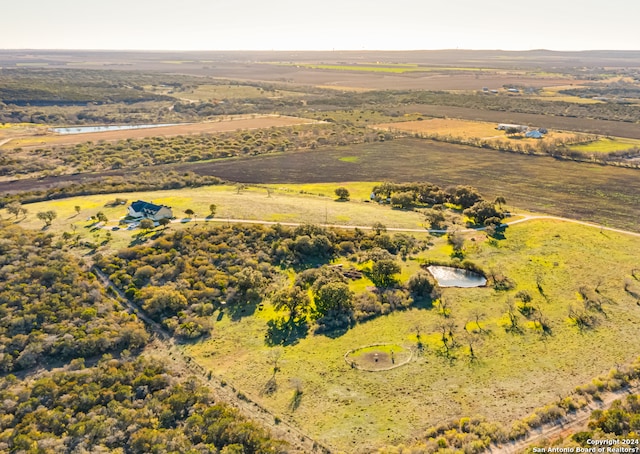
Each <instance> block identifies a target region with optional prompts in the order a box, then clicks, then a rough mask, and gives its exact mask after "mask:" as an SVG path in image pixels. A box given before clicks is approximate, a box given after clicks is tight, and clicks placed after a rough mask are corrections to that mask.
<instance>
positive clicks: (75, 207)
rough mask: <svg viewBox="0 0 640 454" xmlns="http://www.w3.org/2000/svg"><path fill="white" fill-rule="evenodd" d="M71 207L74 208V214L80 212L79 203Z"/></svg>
mask: <svg viewBox="0 0 640 454" xmlns="http://www.w3.org/2000/svg"><path fill="white" fill-rule="evenodd" d="M73 209H74V210H76V214H80V205H76V206H74V207H73Z"/></svg>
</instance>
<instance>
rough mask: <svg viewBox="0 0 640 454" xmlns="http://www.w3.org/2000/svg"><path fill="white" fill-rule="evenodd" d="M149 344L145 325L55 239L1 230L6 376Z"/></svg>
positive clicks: (0, 359)
mask: <svg viewBox="0 0 640 454" xmlns="http://www.w3.org/2000/svg"><path fill="white" fill-rule="evenodd" d="M147 340H148V334H147V332H146V331H145V329H144V327H143V325H142V324H141V322H140V321H139V320H137V319H136V318H135V317H134V316H132V315H130V314H129V313H127V312H126V311H125V310H124V309H123V308H122V307H120V305H119V304H118V303H116V302H115V301H114V300H112V299H110V298H108V297H107V296H106V295H105V293H104V290H103V289H102V287H101V286H100V285H99V283H98V282H97V281H96V279H95V278H94V277H93V276H92V275H90V274H89V273H88V272H86V271H84V270H83V269H82V268H81V267H80V265H79V264H78V262H77V261H76V260H75V259H73V258H72V257H70V256H69V255H67V254H65V253H63V252H61V251H60V250H58V249H57V248H56V247H55V246H54V244H53V237H52V236H51V235H48V234H44V233H31V232H29V231H24V230H22V229H20V228H18V227H15V226H7V225H5V226H2V227H1V228H0V371H3V372H6V371H14V370H20V369H27V368H30V367H33V366H35V365H37V364H39V363H40V362H42V361H43V360H44V359H55V360H68V359H70V358H86V357H90V356H95V355H98V354H102V353H105V352H110V351H120V350H122V349H136V348H140V347H142V346H143V345H144V344H145V343H146V342H147Z"/></svg>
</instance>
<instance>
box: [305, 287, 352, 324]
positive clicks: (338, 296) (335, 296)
mask: <svg viewBox="0 0 640 454" xmlns="http://www.w3.org/2000/svg"><path fill="white" fill-rule="evenodd" d="M352 296H353V293H352V292H351V290H349V286H348V285H347V284H345V283H343V282H328V283H326V284H324V285H323V286H321V287H320V288H318V290H317V291H316V293H315V298H314V300H315V303H316V311H317V312H318V314H319V315H321V316H322V315H326V314H328V313H329V312H330V311H336V312H345V311H348V310H350V309H351V297H352Z"/></svg>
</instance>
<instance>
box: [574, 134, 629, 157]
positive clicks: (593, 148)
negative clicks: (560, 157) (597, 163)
mask: <svg viewBox="0 0 640 454" xmlns="http://www.w3.org/2000/svg"><path fill="white" fill-rule="evenodd" d="M569 148H570V149H571V150H575V151H582V152H585V153H612V152H615V151H624V150H628V149H630V148H640V140H634V139H625V138H622V137H606V138H605V137H603V138H601V139H599V140H596V141H594V142H590V143H585V144H577V145H570V146H569Z"/></svg>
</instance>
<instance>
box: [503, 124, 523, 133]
mask: <svg viewBox="0 0 640 454" xmlns="http://www.w3.org/2000/svg"><path fill="white" fill-rule="evenodd" d="M507 129H517V130H518V131H520V132H525V131H528V130H529V126H525V125H510V124H507V123H500V124H499V125H498V130H499V131H506V130H507Z"/></svg>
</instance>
